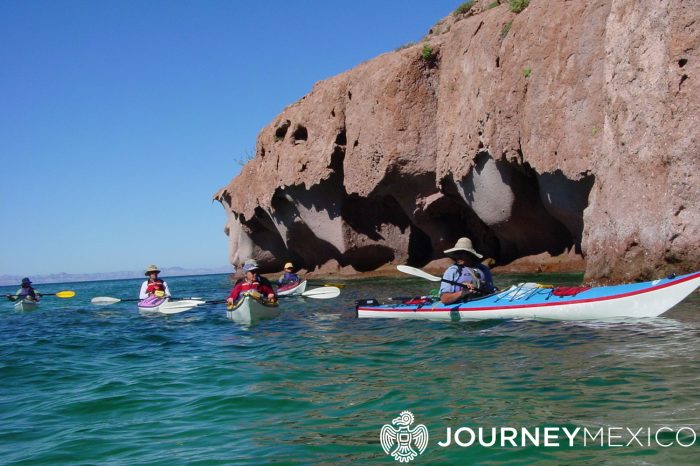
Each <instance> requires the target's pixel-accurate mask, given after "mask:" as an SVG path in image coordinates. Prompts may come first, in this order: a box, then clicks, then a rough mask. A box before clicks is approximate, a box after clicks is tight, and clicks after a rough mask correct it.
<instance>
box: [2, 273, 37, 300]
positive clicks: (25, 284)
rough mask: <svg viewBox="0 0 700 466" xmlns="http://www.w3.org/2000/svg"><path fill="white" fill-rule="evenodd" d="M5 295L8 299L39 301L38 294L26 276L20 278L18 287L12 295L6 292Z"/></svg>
mask: <svg viewBox="0 0 700 466" xmlns="http://www.w3.org/2000/svg"><path fill="white" fill-rule="evenodd" d="M5 296H6V297H7V299H9V300H10V301H17V300H23V299H27V300H29V301H37V302H38V301H39V294H38V293H37V292H36V290H35V289H34V287H32V281H31V280H30V279H29V278H27V277H24V278H23V279H22V284H21V285H20V289H19V290H17V292H16V293H15V294H14V295H11V294H8V295H5Z"/></svg>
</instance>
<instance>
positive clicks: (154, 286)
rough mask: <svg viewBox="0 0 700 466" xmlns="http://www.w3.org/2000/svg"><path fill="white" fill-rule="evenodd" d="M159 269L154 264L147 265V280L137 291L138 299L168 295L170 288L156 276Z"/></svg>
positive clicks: (167, 296)
mask: <svg viewBox="0 0 700 466" xmlns="http://www.w3.org/2000/svg"><path fill="white" fill-rule="evenodd" d="M159 273H160V270H158V267H156V266H155V265H149V266H148V268H147V269H146V273H145V274H144V275H146V276H147V277H148V280H146V281H145V282H143V283H142V284H141V290H140V291H139V299H146V298H148V297H149V296H155V297H157V298H162V297H166V298H169V297H170V289H168V284H167V283H166V282H165V281H163V280H161V279H160V278H158V274H159Z"/></svg>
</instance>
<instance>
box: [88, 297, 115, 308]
mask: <svg viewBox="0 0 700 466" xmlns="http://www.w3.org/2000/svg"><path fill="white" fill-rule="evenodd" d="M119 301H121V299H119V298H110V297H109V296H98V297H96V298H92V299H91V300H90V302H91V303H92V304H97V305H98V306H107V305H108V304H114V303H118V302H119Z"/></svg>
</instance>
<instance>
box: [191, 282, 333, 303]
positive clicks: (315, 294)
mask: <svg viewBox="0 0 700 466" xmlns="http://www.w3.org/2000/svg"><path fill="white" fill-rule="evenodd" d="M339 295H340V288H336V287H334V286H322V287H320V288H313V289H311V290H307V291H304V292H303V293H302V294H290V295H284V296H278V297H277V299H283V298H295V297H297V298H298V297H302V298H313V299H331V298H337V297H338V296H339ZM225 303H226V300H225V299H216V300H214V301H205V302H204V304H225Z"/></svg>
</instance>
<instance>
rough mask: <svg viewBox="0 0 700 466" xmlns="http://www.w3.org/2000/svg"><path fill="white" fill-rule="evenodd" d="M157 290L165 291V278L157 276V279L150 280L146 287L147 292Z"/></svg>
mask: <svg viewBox="0 0 700 466" xmlns="http://www.w3.org/2000/svg"><path fill="white" fill-rule="evenodd" d="M156 291H165V285H163V280H161V279H160V278H156V279H155V280H151V279H149V280H148V286H147V287H146V293H155V292H156Z"/></svg>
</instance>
